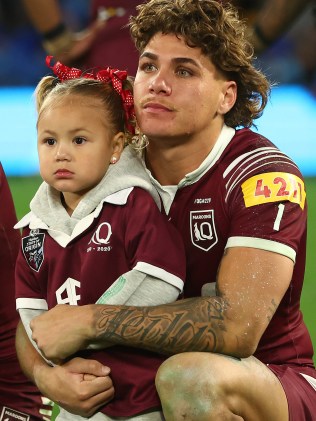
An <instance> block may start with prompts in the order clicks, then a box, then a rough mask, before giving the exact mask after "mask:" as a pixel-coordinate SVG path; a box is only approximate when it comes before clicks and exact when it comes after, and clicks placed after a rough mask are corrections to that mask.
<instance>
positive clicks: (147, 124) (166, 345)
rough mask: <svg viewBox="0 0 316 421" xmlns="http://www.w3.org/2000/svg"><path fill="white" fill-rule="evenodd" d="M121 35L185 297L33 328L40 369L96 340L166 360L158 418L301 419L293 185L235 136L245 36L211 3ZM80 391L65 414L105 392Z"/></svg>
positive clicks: (299, 218) (310, 407)
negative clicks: (129, 53) (129, 42)
mask: <svg viewBox="0 0 316 421" xmlns="http://www.w3.org/2000/svg"><path fill="white" fill-rule="evenodd" d="M131 32H132V36H133V38H134V39H135V42H136V45H137V47H138V49H139V51H140V63H139V68H138V71H137V75H136V79H135V86H134V94H135V105H136V113H137V118H138V122H139V125H140V128H141V131H142V132H143V133H145V134H146V135H147V136H148V138H149V145H148V147H147V149H146V153H145V156H144V159H145V162H146V165H147V168H148V170H149V171H150V173H151V176H152V180H153V183H154V185H155V186H156V187H157V189H158V191H159V192H160V193H161V196H162V199H163V202H164V206H165V210H166V212H167V214H168V215H169V218H170V221H171V223H173V224H174V225H175V226H176V227H177V228H178V229H179V231H180V232H181V233H182V236H183V239H184V242H185V245H186V251H187V273H188V277H187V281H186V286H185V290H184V298H185V299H184V300H180V301H178V302H176V303H174V304H168V305H165V306H157V307H154V308H145V307H142V308H135V307H126V306H125V307H120V306H87V307H80V308H76V307H74V306H70V307H67V306H59V307H57V308H55V309H53V310H51V311H50V312H48V313H47V314H46V315H45V316H41V317H39V318H37V319H35V320H34V323H33V325H32V328H33V338H34V339H35V340H36V341H37V343H38V345H39V347H40V349H41V350H42V351H43V352H44V354H45V355H46V356H47V357H48V358H49V359H58V358H59V359H60V358H61V359H64V358H66V357H68V356H70V355H72V354H74V353H75V352H76V351H78V350H79V349H83V348H84V347H85V346H86V345H87V344H88V343H89V342H90V341H93V340H95V339H96V338H102V339H105V340H107V341H110V342H113V343H119V344H126V345H132V346H135V347H142V348H146V349H149V350H159V351H160V352H162V353H164V354H166V355H171V354H174V355H173V356H172V357H171V358H169V359H167V360H166V361H165V362H164V363H163V365H162V366H161V368H160V369H159V371H158V374H157V381H156V385H157V389H158V392H159V395H160V398H161V401H162V405H163V410H164V416H165V418H166V420H183V419H188V420H198V421H204V420H208V421H209V420H224V419H227V420H228V419H229V420H241V419H243V420H247V421H254V420H262V421H266V420H274V421H287V420H289V419H290V420H300V421H301V420H305V421H312V419H313V417H314V415H313V414H315V413H316V391H315V388H316V386H315V383H316V381H315V379H316V372H315V368H314V366H313V362H312V356H313V349H312V344H311V341H310V337H309V334H308V332H307V329H306V327H305V325H304V322H303V320H302V315H301V312H300V310H299V299H300V293H301V289H302V283H303V276H304V266H305V246H306V207H307V205H306V198H305V189H304V181H303V178H302V175H301V174H300V172H299V170H298V168H297V167H296V165H295V164H294V163H293V161H291V160H290V159H289V158H288V157H287V156H286V155H285V154H283V153H282V152H280V151H279V150H278V149H277V148H276V147H275V146H274V145H273V144H272V143H271V142H269V141H268V140H267V139H265V138H264V137H262V136H260V135H258V134H256V133H254V132H252V131H250V130H249V129H248V128H247V127H250V126H251V125H252V123H253V119H255V118H257V117H259V116H260V114H261V112H262V110H263V109H264V106H265V104H266V101H267V97H268V93H269V84H268V82H267V81H266V79H265V77H264V76H263V75H262V74H261V73H260V72H258V71H257V70H255V69H254V67H253V66H252V63H251V60H252V51H251V48H250V45H249V44H248V43H247V42H246V41H245V39H244V27H243V25H242V24H241V23H240V22H239V21H238V19H237V17H236V15H235V13H234V11H233V10H231V9H229V8H226V9H224V8H223V7H222V6H221V4H220V3H218V2H215V1H212V0H201V1H197V0H151V1H149V2H147V3H145V4H144V5H142V6H140V7H139V9H138V15H137V16H136V17H135V18H132V20H131ZM238 126H244V127H246V128H244V129H241V130H236V127H238ZM215 282H216V285H215ZM214 285H215V288H216V296H214V293H213V292H212V291H213V290H214ZM65 317H68V320H69V323H68V324H67V325H65V323H64V320H65ZM64 337H67V343H65V342H64V341H63V339H64ZM21 338H23V336H21ZM21 338H20V339H21ZM193 351H194V352H193ZM32 355H33V364H32V365H30V366H29V367H26V368H27V369H28V373H29V375H30V376H31V377H33V378H35V380H36V381H37V382H38V383H40V384H41V385H42V387H43V389H44V390H45V392H46V394H48V395H49V393H52V391H53V389H54V393H55V390H56V387H55V386H54V383H57V381H56V382H55V378H57V375H54V370H56V371H57V370H58V373H59V375H60V376H61V375H65V372H66V371H67V368H64V372H63V374H61V373H62V367H58V368H49V367H47V366H46V365H45V364H44V363H43V361H42V360H40V358H39V357H38V356H37V355H36V354H34V353H32ZM75 363H78V360H76V361H75V362H73V363H72V364H74V365H75ZM79 363H80V361H79ZM89 363H91V362H89ZM67 364H71V362H70V363H67ZM91 364H92V363H91ZM98 370H100V367H99V368H98V369H96V370H95V371H93V370H91V374H94V375H96V376H99V375H100V374H99V373H98ZM78 372H79V373H83V372H84V370H83V369H81V371H80V370H78ZM50 374H51V375H50ZM48 377H50V384H48V383H49V382H48V380H47V379H48ZM59 378H60V377H59ZM101 379H103V380H101ZM102 381H104V383H106V382H109V379H108V378H107V377H105V378H102V377H99V378H98V382H99V383H98V385H100V382H102ZM93 382H94V381H92V382H91V384H90V385H89V386H91V389H90V391H89V393H90V395H89V394H88V393H87V395H86V397H87V399H86V401H85V404H86V405H87V406H86V409H84V410H83V405H79V404H76V405H74V407H73V410H75V411H81V413H85V414H88V413H89V411H88V410H87V408H92V396H93V399H94V402H93V403H94V404H95V405H97V403H96V402H97V401H98V399H102V398H101V393H106V390H107V387H109V385H108V386H106V385H105V384H104V388H103V389H102V392H101V388H100V390H99V391H97V392H95V393H94V395H93V393H92V391H91V390H92V385H93ZM254 386H255V387H254ZM109 390H110V388H109ZM98 393H99V395H98ZM109 397H110V396H109V394H108V395H107V398H109ZM89 400H90V401H91V405H90V402H89ZM87 402H88V403H87ZM99 404H101V400H100V401H99ZM90 413H91V412H90Z"/></svg>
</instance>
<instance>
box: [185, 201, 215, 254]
mask: <svg viewBox="0 0 316 421" xmlns="http://www.w3.org/2000/svg"><path fill="white" fill-rule="evenodd" d="M190 233H191V241H192V244H194V245H195V246H196V247H198V248H200V249H202V250H204V251H208V250H210V249H211V248H212V247H213V246H215V244H216V243H217V241H218V237H217V233H216V229H215V223H214V210H213V209H212V210H202V211H191V212H190Z"/></svg>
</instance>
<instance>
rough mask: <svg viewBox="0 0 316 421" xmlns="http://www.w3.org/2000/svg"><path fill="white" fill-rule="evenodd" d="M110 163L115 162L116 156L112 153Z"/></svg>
mask: <svg viewBox="0 0 316 421" xmlns="http://www.w3.org/2000/svg"><path fill="white" fill-rule="evenodd" d="M110 163H111V164H116V163H117V158H116V157H115V156H114V155H113V156H112V158H111V161H110Z"/></svg>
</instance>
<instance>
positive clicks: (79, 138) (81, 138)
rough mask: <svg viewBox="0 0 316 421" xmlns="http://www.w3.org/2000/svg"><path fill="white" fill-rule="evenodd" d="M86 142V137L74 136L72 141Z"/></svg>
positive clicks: (77, 143) (78, 143)
mask: <svg viewBox="0 0 316 421" xmlns="http://www.w3.org/2000/svg"><path fill="white" fill-rule="evenodd" d="M85 142H86V139H85V138H84V137H76V138H75V139H74V143H75V144H76V145H83V144H84V143H85Z"/></svg>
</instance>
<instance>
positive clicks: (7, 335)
mask: <svg viewBox="0 0 316 421" xmlns="http://www.w3.org/2000/svg"><path fill="white" fill-rule="evenodd" d="M0 202H1V204H0V282H1V294H0V420H10V421H11V420H15V419H19V420H21V421H26V420H43V417H44V416H46V419H48V417H49V416H50V414H51V409H52V407H51V406H48V407H47V406H45V405H44V403H45V402H46V403H48V400H47V399H45V398H42V397H41V395H40V393H39V391H38V389H37V388H36V387H35V386H34V385H33V383H31V382H30V381H29V380H28V379H27V378H26V377H25V376H24V374H23V373H22V371H21V369H20V365H19V362H18V360H17V356H16V352H15V330H16V326H17V323H18V320H19V315H18V313H17V311H16V309H15V297H14V266H15V260H16V257H17V254H18V251H19V246H20V240H21V237H20V233H19V231H17V230H14V229H13V226H14V224H15V223H16V215H15V210H14V206H13V201H12V197H11V193H10V190H9V186H8V183H7V180H6V177H5V174H4V171H3V168H2V166H1V164H0ZM40 411H41V413H40ZM30 417H31V418H30Z"/></svg>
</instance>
